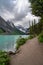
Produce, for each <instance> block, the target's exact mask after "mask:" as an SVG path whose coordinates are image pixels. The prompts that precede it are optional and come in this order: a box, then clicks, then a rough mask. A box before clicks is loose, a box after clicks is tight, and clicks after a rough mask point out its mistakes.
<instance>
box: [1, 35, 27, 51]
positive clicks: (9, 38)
mask: <svg viewBox="0 0 43 65" xmlns="http://www.w3.org/2000/svg"><path fill="white" fill-rule="evenodd" d="M20 36H22V37H27V35H0V50H5V51H15V50H16V49H15V45H16V40H17V39H18V38H19V37H20Z"/></svg>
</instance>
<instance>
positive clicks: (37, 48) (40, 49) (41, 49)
mask: <svg viewBox="0 0 43 65" xmlns="http://www.w3.org/2000/svg"><path fill="white" fill-rule="evenodd" d="M10 65H43V44H39V42H38V39H37V38H34V39H32V40H28V41H27V42H26V44H24V45H23V46H21V47H20V52H19V53H17V54H16V55H11V60H10Z"/></svg>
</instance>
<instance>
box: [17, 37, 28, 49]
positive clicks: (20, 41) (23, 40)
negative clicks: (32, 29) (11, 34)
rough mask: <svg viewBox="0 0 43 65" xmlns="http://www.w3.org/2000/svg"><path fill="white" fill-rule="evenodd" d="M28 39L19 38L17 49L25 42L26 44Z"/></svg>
mask: <svg viewBox="0 0 43 65" xmlns="http://www.w3.org/2000/svg"><path fill="white" fill-rule="evenodd" d="M26 40H27V39H26V38H19V39H18V40H17V41H16V43H17V45H16V49H18V48H19V47H20V46H21V45H23V44H24V43H25V42H26Z"/></svg>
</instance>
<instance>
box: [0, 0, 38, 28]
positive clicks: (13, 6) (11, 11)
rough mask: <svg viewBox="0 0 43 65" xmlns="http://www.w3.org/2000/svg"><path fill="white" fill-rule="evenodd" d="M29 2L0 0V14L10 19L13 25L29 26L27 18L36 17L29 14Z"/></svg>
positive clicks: (25, 0) (26, 0) (23, 0)
mask: <svg viewBox="0 0 43 65" xmlns="http://www.w3.org/2000/svg"><path fill="white" fill-rule="evenodd" d="M30 7H31V4H30V2H28V0H0V16H2V17H3V18H4V19H5V20H12V21H13V23H14V24H15V25H18V24H21V25H23V26H26V27H27V26H29V25H28V22H29V20H30V21H32V20H34V19H37V20H38V18H36V17H35V16H33V15H32V14H31V8H30Z"/></svg>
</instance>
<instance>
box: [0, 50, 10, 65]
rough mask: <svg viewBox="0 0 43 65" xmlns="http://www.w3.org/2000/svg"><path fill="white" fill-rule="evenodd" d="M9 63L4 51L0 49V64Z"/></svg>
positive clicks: (5, 64)
mask: <svg viewBox="0 0 43 65" xmlns="http://www.w3.org/2000/svg"><path fill="white" fill-rule="evenodd" d="M8 64H9V56H8V55H7V53H6V52H3V51H0V65H8Z"/></svg>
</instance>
